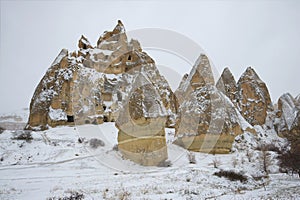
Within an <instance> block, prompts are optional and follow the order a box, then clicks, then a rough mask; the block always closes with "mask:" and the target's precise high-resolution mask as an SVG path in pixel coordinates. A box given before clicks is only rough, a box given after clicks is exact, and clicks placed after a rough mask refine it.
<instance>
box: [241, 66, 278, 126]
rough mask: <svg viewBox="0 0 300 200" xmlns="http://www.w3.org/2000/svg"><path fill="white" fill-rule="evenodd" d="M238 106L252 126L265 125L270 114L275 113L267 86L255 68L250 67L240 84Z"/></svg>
mask: <svg viewBox="0 0 300 200" xmlns="http://www.w3.org/2000/svg"><path fill="white" fill-rule="evenodd" d="M237 85H238V91H239V94H238V96H239V99H238V105H239V107H240V112H241V114H242V116H243V117H244V118H245V119H246V120H247V121H248V122H249V123H250V124H251V125H263V124H265V122H266V117H267V115H268V112H271V111H273V105H272V102H271V98H270V94H269V91H268V88H267V86H266V84H265V83H264V82H263V81H262V80H261V79H260V78H259V76H258V75H257V74H256V72H255V71H254V69H253V68H251V67H248V68H247V70H246V71H245V72H244V73H243V74H242V76H241V77H240V79H239V81H238V83H237Z"/></svg>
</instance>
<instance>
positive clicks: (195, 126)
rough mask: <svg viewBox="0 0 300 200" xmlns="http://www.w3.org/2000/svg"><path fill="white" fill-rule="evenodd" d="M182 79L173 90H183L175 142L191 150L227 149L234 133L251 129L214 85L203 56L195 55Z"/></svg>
mask: <svg viewBox="0 0 300 200" xmlns="http://www.w3.org/2000/svg"><path fill="white" fill-rule="evenodd" d="M202 59H203V60H202ZM184 79H185V80H186V81H185V82H184ZM184 79H183V82H182V83H181V84H180V90H177V92H178V91H179V92H180V93H181V94H183V96H184V100H183V101H182V103H181V104H180V107H179V116H178V118H177V121H176V136H177V137H178V139H177V140H176V141H175V143H176V144H178V145H180V146H183V147H184V148H186V149H189V150H191V151H201V152H211V153H228V152H229V151H230V150H231V146H232V143H233V141H234V138H235V136H236V135H239V134H241V133H243V132H244V131H245V130H249V131H252V128H251V126H250V125H249V124H247V123H246V122H245V121H244V119H243V117H242V116H241V115H240V113H239V112H238V110H237V109H236V108H235V106H234V105H233V104H232V102H231V101H230V100H229V99H228V98H227V97H226V96H225V95H224V94H222V93H221V92H220V91H218V90H217V88H216V87H215V86H214V79H213V74H212V71H211V68H210V64H209V60H208V58H207V57H206V56H203V55H202V56H200V57H199V59H198V60H197V62H196V64H195V66H194V67H193V69H192V71H191V73H190V74H189V75H188V77H185V78H184Z"/></svg>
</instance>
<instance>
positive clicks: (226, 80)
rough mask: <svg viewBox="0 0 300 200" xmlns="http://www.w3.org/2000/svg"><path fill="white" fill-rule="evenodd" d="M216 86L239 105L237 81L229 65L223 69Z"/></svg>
mask: <svg viewBox="0 0 300 200" xmlns="http://www.w3.org/2000/svg"><path fill="white" fill-rule="evenodd" d="M216 87H217V89H218V90H219V91H221V92H223V93H224V94H225V95H226V96H227V97H228V98H229V99H230V100H231V102H232V103H233V104H234V105H235V106H236V107H238V87H237V83H236V81H235V79H234V76H233V75H232V73H231V71H230V70H229V68H228V67H226V68H225V69H224V70H223V72H222V74H221V77H220V78H219V80H218V82H217V84H216Z"/></svg>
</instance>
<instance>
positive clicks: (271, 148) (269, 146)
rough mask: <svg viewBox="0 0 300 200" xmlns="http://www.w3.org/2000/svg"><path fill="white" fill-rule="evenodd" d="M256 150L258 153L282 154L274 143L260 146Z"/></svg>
mask: <svg viewBox="0 0 300 200" xmlns="http://www.w3.org/2000/svg"><path fill="white" fill-rule="evenodd" d="M256 150H258V151H274V152H277V153H280V152H281V150H280V149H279V148H278V147H277V146H276V145H275V144H273V143H271V144H260V145H258V146H257V147H256Z"/></svg>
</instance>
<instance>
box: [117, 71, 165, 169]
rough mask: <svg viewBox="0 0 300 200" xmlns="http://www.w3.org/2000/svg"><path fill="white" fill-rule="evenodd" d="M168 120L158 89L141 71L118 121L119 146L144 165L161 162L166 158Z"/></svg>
mask: <svg viewBox="0 0 300 200" xmlns="http://www.w3.org/2000/svg"><path fill="white" fill-rule="evenodd" d="M167 119H168V113H167V110H166V108H165V106H164V104H163V102H162V99H161V96H160V95H159V92H158V91H157V88H156V87H155V86H153V84H152V82H150V81H149V80H148V79H147V77H145V76H144V74H143V73H140V74H139V75H138V76H137V77H136V79H135V81H134V84H133V85H132V87H131V91H130V92H129V98H128V99H127V101H125V102H124V104H123V108H122V109H121V110H120V114H119V116H118V119H117V121H116V127H117V128H118V129H119V133H118V147H119V150H120V151H121V153H122V154H123V156H125V157H126V158H128V159H130V160H132V161H134V162H136V163H139V164H141V165H158V164H159V163H161V162H163V161H164V160H166V159H167V158H168V154H167V146H166V139H165V129H164V128H165V124H166V121H167Z"/></svg>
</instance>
